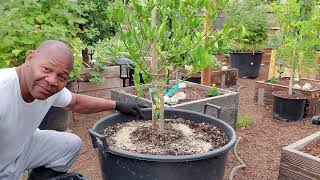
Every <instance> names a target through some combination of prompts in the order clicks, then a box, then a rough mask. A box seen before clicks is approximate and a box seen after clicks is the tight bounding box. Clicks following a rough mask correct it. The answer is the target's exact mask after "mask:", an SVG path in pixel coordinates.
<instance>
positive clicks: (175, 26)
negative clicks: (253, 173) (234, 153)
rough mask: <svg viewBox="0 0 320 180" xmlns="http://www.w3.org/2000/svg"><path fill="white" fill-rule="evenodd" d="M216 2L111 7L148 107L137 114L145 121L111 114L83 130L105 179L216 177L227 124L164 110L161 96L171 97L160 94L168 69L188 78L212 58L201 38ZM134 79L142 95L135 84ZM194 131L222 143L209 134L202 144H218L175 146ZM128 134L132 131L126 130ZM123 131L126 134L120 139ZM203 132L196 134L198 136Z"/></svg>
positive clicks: (230, 137)
mask: <svg viewBox="0 0 320 180" xmlns="http://www.w3.org/2000/svg"><path fill="white" fill-rule="evenodd" d="M222 3H223V1H219V0H218V1H216V4H212V2H211V1H206V0H197V1H194V0H192V1H191V0H190V1H188V0H187V1H171V0H164V1H135V0H133V1H125V2H123V1H117V0H116V1H114V4H113V6H110V12H109V14H111V15H112V18H115V19H116V20H115V21H114V22H115V23H116V24H115V25H116V27H119V29H120V31H119V33H120V34H119V39H120V40H121V41H122V42H124V44H125V46H126V47H127V50H128V52H129V59H131V60H132V61H133V62H134V63H135V72H134V73H135V74H134V82H135V87H136V89H137V90H136V91H137V92H139V91H140V92H144V91H145V90H146V91H147V92H148V93H149V95H150V97H151V98H150V99H151V101H152V106H151V108H150V109H144V110H143V113H144V116H145V118H144V119H141V118H140V121H132V120H136V119H137V117H128V116H125V115H122V114H113V115H111V116H108V117H106V118H104V119H101V120H100V121H98V122H97V123H96V124H95V125H94V127H93V128H92V129H91V130H90V131H89V132H90V134H91V137H92V142H93V146H94V147H95V148H98V152H99V157H100V164H101V170H102V176H103V178H104V179H132V180H134V179H169V180H170V179H172V180H173V179H179V178H181V177H184V179H222V178H223V174H224V167H225V163H226V158H227V152H228V150H229V148H231V147H232V146H233V144H234V143H235V132H234V130H233V129H232V128H231V126H229V125H227V124H226V123H224V122H222V121H220V120H218V119H215V118H213V117H211V116H206V115H204V114H201V113H197V112H193V111H187V110H177V109H165V108H164V106H165V105H164V97H165V94H167V93H168V92H169V91H170V90H169V91H168V90H167V87H169V86H168V84H167V80H168V79H167V78H168V69H170V66H171V65H175V67H174V68H172V69H174V70H172V69H171V71H179V69H180V68H179V66H182V67H184V65H192V68H193V69H192V72H195V71H198V70H200V69H202V68H205V67H207V66H208V65H209V64H210V60H212V57H211V55H210V54H209V52H208V46H207V43H206V40H207V39H208V35H209V34H210V33H213V32H212V31H210V28H211V27H207V28H206V27H204V24H207V23H206V22H207V21H208V20H209V19H211V20H212V19H214V18H215V15H216V11H217V9H218V8H217V7H219V6H220V5H221V4H222ZM212 24H213V23H212ZM147 57H151V58H148V59H151V62H150V61H148V60H147ZM181 59H184V61H182V60H181ZM140 74H142V76H143V79H144V82H145V83H146V87H147V88H146V89H143V86H140V84H139V83H140ZM180 86H182V84H179V83H177V84H175V83H174V88H173V89H171V90H172V91H174V90H175V89H176V88H179V87H180ZM170 88H171V87H169V89H170ZM172 91H170V92H172ZM148 120H151V121H148ZM186 120H188V121H186ZM118 122H121V124H117V123H118ZM185 122H187V123H185ZM189 122H190V123H189ZM198 123H200V124H203V125H200V124H198ZM139 124H140V125H139ZM131 125H133V126H131ZM211 125H213V126H215V127H216V128H214V127H213V126H211ZM200 126H207V127H208V129H207V130H204V129H202V130H201V131H204V132H207V133H208V134H211V132H209V131H211V130H213V129H216V130H218V131H219V133H218V134H220V135H221V134H225V136H224V135H223V136H224V137H227V140H226V141H223V143H222V144H221V143H219V142H221V141H220V140H218V141H217V139H216V138H217V137H220V138H222V139H224V138H223V137H222V136H220V135H218V134H217V133H214V134H216V135H215V136H216V138H209V139H211V140H209V141H207V142H217V143H218V144H219V145H218V146H216V147H215V148H212V147H211V148H209V149H207V150H205V151H202V150H201V151H199V150H195V149H193V148H194V147H196V149H197V148H199V147H203V145H204V144H203V145H200V144H198V142H203V139H202V140H200V139H198V140H195V141H193V142H189V143H187V144H188V145H187V144H184V145H181V144H180V142H182V141H183V139H185V138H186V139H189V140H191V139H194V138H193V137H192V138H191V137H188V136H189V135H192V134H194V135H196V134H198V133H197V132H200V131H198V130H197V129H198V128H196V127H200ZM209 126H210V128H209ZM176 127H178V128H176ZM179 127H184V128H186V129H185V130H187V131H184V130H182V129H180V128H179ZM127 128H129V129H131V130H129V131H126V129H127ZM209 129H211V130H209ZM125 131H126V132H127V133H125V134H126V135H124V136H122V135H120V134H121V133H122V132H125ZM188 132H189V133H188ZM119 133H120V134H119ZM208 134H202V135H200V134H198V135H199V136H198V137H206V136H207V135H208ZM118 135H120V136H118ZM196 136H197V135H196ZM117 137H123V138H124V137H127V138H124V139H123V140H124V141H126V142H124V141H122V140H120V139H118V138H117ZM210 137H211V136H210ZM119 140H120V141H119ZM121 141H122V142H123V143H122V142H121ZM119 143H120V144H119ZM132 143H133V144H134V145H133V146H131V145H132ZM194 143H195V144H194ZM190 144H193V145H191V146H189V145H190ZM141 145H142V146H141ZM207 145H208V144H207ZM207 145H204V146H207ZM130 146H131V147H130ZM141 148H142V149H141ZM181 148H182V149H181ZM190 148H191V149H192V150H191V151H190ZM200 149H202V148H200Z"/></svg>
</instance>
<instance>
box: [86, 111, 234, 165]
mask: <svg viewBox="0 0 320 180" xmlns="http://www.w3.org/2000/svg"><path fill="white" fill-rule="evenodd" d="M142 111H143V112H146V111H151V108H145V109H142ZM165 111H180V112H186V113H193V114H196V115H199V116H204V117H207V118H210V119H211V120H213V121H217V124H220V126H225V128H226V129H229V135H228V134H227V136H228V139H229V141H228V143H227V144H225V145H224V146H222V147H220V148H217V149H214V150H212V151H209V152H205V153H197V154H191V155H181V156H174V155H150V154H142V153H137V152H132V151H126V150H120V149H115V148H111V147H110V148H108V149H105V147H103V145H102V142H97V143H99V146H98V148H101V147H103V150H102V151H103V152H108V153H112V154H115V155H119V156H122V157H127V158H132V159H138V160H145V161H156V162H186V161H196V160H202V159H208V158H212V157H216V156H219V155H221V154H223V153H225V152H228V151H229V149H231V148H232V147H233V146H234V145H235V142H236V140H237V137H236V132H235V130H234V129H233V128H232V127H231V126H230V125H229V124H227V123H226V122H224V121H222V120H220V119H217V118H215V117H212V116H209V115H207V114H203V113H199V112H194V111H189V110H183V109H172V108H166V109H165ZM120 115H121V114H120V113H118V112H117V113H113V114H112V115H110V116H107V117H105V118H102V119H100V120H99V121H97V122H96V123H95V124H94V125H93V127H92V128H91V129H90V130H91V131H94V132H96V133H98V134H99V133H100V132H97V131H96V130H95V129H97V128H98V126H99V125H100V124H102V123H103V122H104V121H106V120H108V119H109V118H112V117H115V116H120ZM225 133H227V132H226V131H225Z"/></svg>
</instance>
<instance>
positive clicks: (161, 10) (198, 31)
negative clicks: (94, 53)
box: [108, 0, 226, 85]
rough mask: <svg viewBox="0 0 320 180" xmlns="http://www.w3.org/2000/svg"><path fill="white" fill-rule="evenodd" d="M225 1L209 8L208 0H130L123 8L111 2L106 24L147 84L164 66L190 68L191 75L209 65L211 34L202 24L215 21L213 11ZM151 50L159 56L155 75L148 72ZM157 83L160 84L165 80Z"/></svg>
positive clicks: (208, 28)
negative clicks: (114, 32) (154, 11)
mask: <svg viewBox="0 0 320 180" xmlns="http://www.w3.org/2000/svg"><path fill="white" fill-rule="evenodd" d="M225 2H226V0H218V1H216V5H214V6H213V5H212V4H211V1H210V0H196V1H194V0H185V1H172V0H163V1H161V2H160V1H154V0H142V1H136V0H131V1H127V3H126V4H125V5H124V4H123V2H122V1H120V0H115V1H114V3H113V4H112V6H109V7H108V10H109V11H108V14H110V17H109V22H110V23H111V25H112V26H114V27H116V28H117V29H116V31H117V32H118V34H117V36H118V37H119V38H120V40H121V41H122V42H123V44H124V45H125V47H126V51H127V52H128V54H127V55H128V58H129V59H131V60H132V61H133V62H134V63H135V65H136V66H135V71H136V70H137V71H138V72H140V73H142V75H143V79H144V81H145V82H146V83H148V82H150V80H151V79H152V78H154V77H155V75H156V74H161V73H160V71H161V70H163V69H167V68H168V65H175V70H177V71H178V70H180V69H182V68H184V66H185V65H192V68H193V69H192V72H198V71H200V70H201V69H203V68H205V67H207V66H209V65H210V64H212V60H213V58H212V55H211V53H210V46H211V45H212V44H214V42H210V41H215V40H214V38H211V37H212V36H214V32H213V31H212V27H206V31H205V30H204V29H205V28H204V25H205V24H207V23H206V21H207V20H208V21H209V20H211V21H214V20H215V17H216V12H217V10H218V9H219V8H220V7H222V6H223V5H224V4H225ZM155 7H156V8H157V13H156V16H157V19H156V26H153V25H152V22H151V20H152V18H151V11H152V9H153V8H155ZM199 10H201V11H199ZM211 24H214V22H213V23H211ZM204 31H205V32H206V33H205V34H204ZM111 47H116V46H114V45H113V46H111ZM152 47H155V49H156V52H157V55H158V56H159V63H158V64H157V72H155V73H154V72H151V67H150V64H149V63H148V61H147V59H148V57H150V56H151V54H152V53H151V52H152ZM136 82H139V81H138V79H137V81H136ZM158 83H162V84H163V85H164V84H165V80H164V81H163V82H159V81H158Z"/></svg>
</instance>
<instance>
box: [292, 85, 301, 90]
mask: <svg viewBox="0 0 320 180" xmlns="http://www.w3.org/2000/svg"><path fill="white" fill-rule="evenodd" d="M293 89H301V86H300V85H299V84H295V85H293Z"/></svg>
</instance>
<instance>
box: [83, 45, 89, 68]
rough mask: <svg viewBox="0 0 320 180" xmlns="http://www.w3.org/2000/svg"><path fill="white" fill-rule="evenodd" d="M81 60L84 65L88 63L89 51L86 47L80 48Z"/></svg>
mask: <svg viewBox="0 0 320 180" xmlns="http://www.w3.org/2000/svg"><path fill="white" fill-rule="evenodd" d="M82 61H83V64H84V65H85V67H87V66H88V65H89V52H88V49H87V48H86V49H82Z"/></svg>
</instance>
